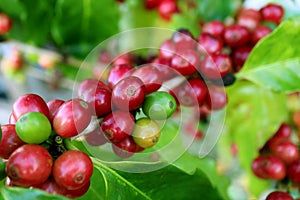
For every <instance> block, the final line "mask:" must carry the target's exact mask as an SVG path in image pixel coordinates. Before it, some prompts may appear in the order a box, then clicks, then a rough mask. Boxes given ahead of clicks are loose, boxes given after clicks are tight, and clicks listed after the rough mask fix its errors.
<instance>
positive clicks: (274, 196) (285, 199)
mask: <svg viewBox="0 0 300 200" xmlns="http://www.w3.org/2000/svg"><path fill="white" fill-rule="evenodd" d="M266 200H293V197H292V196H291V195H289V194H288V193H286V192H281V191H274V192H271V193H270V194H268V196H267V197H266Z"/></svg>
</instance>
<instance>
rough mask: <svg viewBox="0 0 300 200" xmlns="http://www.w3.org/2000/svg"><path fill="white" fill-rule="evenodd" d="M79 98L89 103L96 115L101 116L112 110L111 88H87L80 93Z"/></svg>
mask: <svg viewBox="0 0 300 200" xmlns="http://www.w3.org/2000/svg"><path fill="white" fill-rule="evenodd" d="M81 99H82V100H84V101H85V102H87V103H88V104H89V107H90V108H91V109H92V112H93V114H94V115H96V116H97V117H103V116H105V115H106V114H108V113H110V112H111V110H112V108H111V90H110V89H107V88H106V87H97V88H91V89H88V90H86V91H85V92H84V93H83V94H82V95H81Z"/></svg>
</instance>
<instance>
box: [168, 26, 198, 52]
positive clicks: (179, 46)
mask: <svg viewBox="0 0 300 200" xmlns="http://www.w3.org/2000/svg"><path fill="white" fill-rule="evenodd" d="M172 42H173V44H174V47H175V50H176V53H177V54H178V53H179V54H180V53H182V52H183V51H185V50H187V49H195V45H196V42H195V39H194V37H193V35H192V33H191V32H190V31H189V30H188V29H178V30H177V31H175V32H174V33H173V35H172Z"/></svg>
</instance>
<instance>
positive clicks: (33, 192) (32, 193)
mask: <svg viewBox="0 0 300 200" xmlns="http://www.w3.org/2000/svg"><path fill="white" fill-rule="evenodd" d="M0 199H1V200H19V199H22V200H33V199H34V200H67V199H68V198H65V197H63V196H57V195H50V194H48V193H46V192H44V191H42V190H38V189H26V188H21V187H5V186H2V187H0Z"/></svg>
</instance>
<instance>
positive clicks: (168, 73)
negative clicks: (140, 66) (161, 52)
mask: <svg viewBox="0 0 300 200" xmlns="http://www.w3.org/2000/svg"><path fill="white" fill-rule="evenodd" d="M151 65H153V66H154V67H155V68H156V69H157V70H158V71H159V73H160V76H161V78H162V80H163V81H167V80H169V79H171V78H173V77H175V76H176V75H177V74H176V72H175V70H174V69H172V68H171V67H170V65H171V64H170V60H166V59H163V58H156V59H154V60H153V62H152V63H151Z"/></svg>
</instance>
